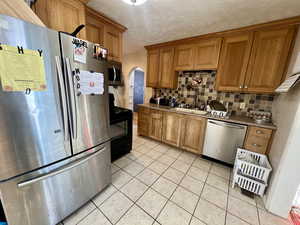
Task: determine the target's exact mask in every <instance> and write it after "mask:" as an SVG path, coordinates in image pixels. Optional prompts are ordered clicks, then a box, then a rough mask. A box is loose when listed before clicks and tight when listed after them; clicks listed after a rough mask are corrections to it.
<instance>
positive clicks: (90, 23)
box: [85, 10, 105, 45]
mask: <svg viewBox="0 0 300 225" xmlns="http://www.w3.org/2000/svg"><path fill="white" fill-rule="evenodd" d="M85 29H86V38H87V40H88V41H91V42H93V43H97V44H101V45H104V33H105V24H104V23H102V22H101V21H100V20H99V19H97V17H96V16H95V15H94V14H90V13H89V11H88V10H87V15H86V27H85Z"/></svg>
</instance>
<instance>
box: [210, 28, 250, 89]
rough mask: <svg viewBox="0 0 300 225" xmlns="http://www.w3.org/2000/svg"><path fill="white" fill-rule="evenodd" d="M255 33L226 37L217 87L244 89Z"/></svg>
mask: <svg viewBox="0 0 300 225" xmlns="http://www.w3.org/2000/svg"><path fill="white" fill-rule="evenodd" d="M252 42H253V33H245V34H238V35H234V36H228V37H224V39H223V45H222V50H221V56H220V62H219V69H218V72H217V78H216V79H217V80H216V89H217V90H218V91H242V90H243V85H244V81H245V77H246V72H247V66H248V62H249V58H250V52H251V46H252Z"/></svg>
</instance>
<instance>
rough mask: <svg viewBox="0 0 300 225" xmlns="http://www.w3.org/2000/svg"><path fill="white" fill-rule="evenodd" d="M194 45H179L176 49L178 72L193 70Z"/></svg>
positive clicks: (175, 64) (176, 67)
mask: <svg viewBox="0 0 300 225" xmlns="http://www.w3.org/2000/svg"><path fill="white" fill-rule="evenodd" d="M193 53H194V45H193V44H188V45H179V46H177V47H176V48H175V56H174V69H175V70H177V71H182V70H193V68H194V62H193Z"/></svg>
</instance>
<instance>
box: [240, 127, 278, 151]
mask: <svg viewBox="0 0 300 225" xmlns="http://www.w3.org/2000/svg"><path fill="white" fill-rule="evenodd" d="M272 137H273V131H272V130H270V129H266V128H260V127H255V126H249V127H248V130H247V135H246V139H245V143H244V148H245V149H247V150H249V151H252V152H256V153H260V154H268V151H269V149H270V147H271V143H272Z"/></svg>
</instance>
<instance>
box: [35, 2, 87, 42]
mask: <svg viewBox="0 0 300 225" xmlns="http://www.w3.org/2000/svg"><path fill="white" fill-rule="evenodd" d="M33 10H34V11H35V13H36V14H37V15H38V16H39V17H40V18H41V20H42V21H43V22H44V23H45V25H46V26H47V27H49V28H52V29H55V30H58V31H64V32H68V33H72V32H73V31H74V30H75V29H76V28H77V27H78V26H79V25H81V24H86V17H85V6H84V4H83V3H82V2H81V1H79V0H39V1H37V2H36V3H35V4H34V6H33ZM77 37H78V38H81V39H86V30H85V29H82V30H81V31H80V32H79V34H78V36H77Z"/></svg>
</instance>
